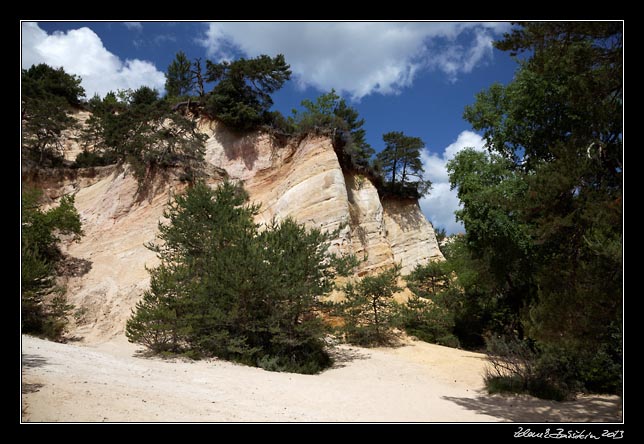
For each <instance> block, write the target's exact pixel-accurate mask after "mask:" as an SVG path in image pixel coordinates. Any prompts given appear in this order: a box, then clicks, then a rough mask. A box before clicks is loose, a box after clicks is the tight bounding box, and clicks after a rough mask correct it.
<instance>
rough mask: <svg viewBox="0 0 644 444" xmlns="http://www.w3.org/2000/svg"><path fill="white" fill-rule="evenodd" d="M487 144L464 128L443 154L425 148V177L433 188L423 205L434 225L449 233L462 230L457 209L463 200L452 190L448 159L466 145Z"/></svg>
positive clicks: (477, 146)
mask: <svg viewBox="0 0 644 444" xmlns="http://www.w3.org/2000/svg"><path fill="white" fill-rule="evenodd" d="M484 147H485V141H484V140H483V139H482V138H481V136H479V135H478V134H476V133H474V132H472V131H463V132H461V133H460V134H459V135H458V137H457V138H456V140H455V141H454V142H453V143H451V144H450V145H448V146H447V147H446V148H445V149H444V150H443V153H442V154H441V155H437V154H434V153H431V154H430V153H429V152H427V150H425V151H423V152H422V155H421V157H422V161H423V166H424V168H425V178H428V179H429V180H431V181H432V190H431V192H430V194H429V196H426V197H423V198H422V199H421V200H420V207H421V209H422V210H423V213H424V214H425V216H426V217H427V219H429V220H431V221H432V223H433V224H434V227H444V228H445V230H446V231H447V233H448V234H451V233H458V232H463V224H462V223H460V222H456V218H455V217H454V211H456V210H457V209H459V208H460V202H459V200H458V197H457V195H456V190H450V184H449V176H448V174H447V162H449V161H450V160H452V159H453V158H454V156H456V154H457V153H458V152H459V151H462V150H463V149H465V148H474V149H475V150H478V151H484V149H485V148H484Z"/></svg>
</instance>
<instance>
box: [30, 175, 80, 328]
mask: <svg viewBox="0 0 644 444" xmlns="http://www.w3.org/2000/svg"><path fill="white" fill-rule="evenodd" d="M41 196H42V192H41V191H40V190H38V189H35V188H30V187H25V188H24V189H23V192H22V207H21V210H22V219H21V249H20V255H21V260H22V262H21V264H22V267H21V280H20V281H21V298H22V331H23V332H25V333H32V334H38V335H43V336H46V337H49V338H53V339H58V338H59V337H60V336H61V335H62V333H63V332H64V329H65V326H66V324H67V319H66V317H67V314H68V311H69V308H70V306H69V305H68V304H67V303H66V302H65V298H64V297H63V295H62V293H63V291H62V289H61V288H57V286H56V281H55V278H56V275H57V273H56V265H57V264H58V263H59V262H60V260H61V259H62V253H61V252H60V249H59V247H58V242H59V241H60V238H59V235H70V236H73V238H74V239H79V238H80V236H81V235H82V233H83V232H82V229H81V222H80V216H79V214H78V212H77V211H76V208H74V198H73V196H64V197H63V198H62V199H61V200H60V203H59V205H58V206H57V207H53V208H51V209H49V210H47V211H43V210H42V209H40V198H41Z"/></svg>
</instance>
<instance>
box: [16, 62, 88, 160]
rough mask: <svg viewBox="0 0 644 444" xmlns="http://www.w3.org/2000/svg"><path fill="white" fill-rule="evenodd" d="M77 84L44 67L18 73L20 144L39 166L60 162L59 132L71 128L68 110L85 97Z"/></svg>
mask: <svg viewBox="0 0 644 444" xmlns="http://www.w3.org/2000/svg"><path fill="white" fill-rule="evenodd" d="M80 81H81V79H80V78H79V77H76V76H73V75H69V74H67V73H66V72H65V71H64V70H63V69H62V68H59V69H54V68H51V67H50V66H48V65H45V64H39V65H34V66H32V67H31V68H29V69H28V70H22V75H21V83H22V113H21V115H22V122H23V126H22V129H23V131H22V144H23V147H24V148H25V149H26V152H27V154H28V155H29V156H30V157H31V158H32V159H33V160H35V161H36V162H38V163H39V164H40V165H58V164H60V163H61V162H62V155H63V142H62V136H63V132H64V131H65V130H67V129H72V128H74V127H75V120H74V119H73V118H72V117H71V115H70V110H71V107H72V106H78V105H79V104H80V98H81V97H83V96H84V94H85V92H84V90H83V88H82V87H81V86H80Z"/></svg>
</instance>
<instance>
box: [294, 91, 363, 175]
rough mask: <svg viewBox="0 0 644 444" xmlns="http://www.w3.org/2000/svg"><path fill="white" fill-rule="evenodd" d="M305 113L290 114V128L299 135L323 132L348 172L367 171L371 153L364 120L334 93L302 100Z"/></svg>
mask: <svg viewBox="0 0 644 444" xmlns="http://www.w3.org/2000/svg"><path fill="white" fill-rule="evenodd" d="M301 105H302V106H303V107H304V111H302V112H298V111H297V110H293V115H292V116H291V122H292V125H293V126H295V127H296V128H297V130H298V131H300V132H308V131H312V130H317V131H325V132H327V133H328V134H329V135H330V136H331V137H332V139H333V141H334V145H335V146H336V147H337V148H339V158H340V162H342V164H343V165H345V166H347V167H349V168H358V169H368V168H369V167H370V160H371V157H372V156H373V154H374V149H373V148H372V147H371V145H369V144H368V143H367V141H366V138H365V137H366V132H365V130H364V129H363V128H362V126H363V125H364V119H360V115H359V114H358V111H357V110H356V109H355V108H352V107H350V106H349V105H347V103H346V101H345V100H344V99H343V98H341V97H340V96H338V95H337V94H336V92H335V90H334V89H332V90H331V91H330V92H328V93H326V94H322V95H320V96H318V97H317V98H316V100H315V102H313V101H311V100H309V99H304V100H303V101H302V103H301Z"/></svg>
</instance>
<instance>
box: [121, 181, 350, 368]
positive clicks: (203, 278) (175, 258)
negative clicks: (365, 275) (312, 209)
mask: <svg viewBox="0 0 644 444" xmlns="http://www.w3.org/2000/svg"><path fill="white" fill-rule="evenodd" d="M247 199H248V196H247V194H246V193H245V192H244V190H243V189H241V188H240V187H239V186H236V185H233V184H230V183H224V184H222V185H221V186H219V187H218V188H216V189H215V190H211V189H210V188H209V187H208V186H206V185H204V184H202V183H198V184H196V185H195V186H194V187H192V188H190V189H188V191H187V192H186V193H185V194H183V195H180V196H177V197H176V198H175V200H174V202H173V203H172V204H171V205H170V207H169V208H168V210H167V211H166V213H165V217H166V218H167V219H168V223H167V224H162V225H160V226H159V233H160V234H159V238H160V240H161V242H159V243H158V244H155V245H150V246H149V247H150V248H152V249H153V250H154V251H156V252H157V254H158V255H159V257H160V259H161V265H160V266H159V267H157V268H156V269H154V270H152V271H151V278H152V279H151V288H150V290H149V291H148V292H147V293H146V294H145V295H144V297H143V299H142V301H141V302H140V303H139V304H138V305H137V308H136V311H135V313H134V314H133V316H132V317H131V318H130V319H129V320H128V322H127V329H126V333H127V336H128V338H129V340H130V341H132V342H138V343H141V344H144V345H146V346H147V347H149V348H151V349H152V350H155V351H166V350H169V351H175V352H176V351H183V352H188V353H190V354H191V355H193V356H198V355H206V356H218V357H221V358H224V359H231V360H235V361H239V362H243V363H246V364H249V365H256V366H261V367H264V368H266V369H268V370H278V371H281V370H287V371H296V372H301V373H316V372H318V371H319V370H321V369H322V368H324V367H326V366H327V365H328V364H329V363H330V358H329V356H328V354H327V353H326V351H325V350H324V342H323V341H322V335H323V325H322V323H321V321H320V319H319V318H318V317H317V315H316V313H317V311H318V310H319V308H320V303H319V300H318V298H319V296H321V295H322V294H324V293H325V292H327V291H329V290H330V288H331V285H332V282H333V277H334V276H335V275H336V274H337V273H339V272H341V271H342V265H343V261H342V260H340V258H337V257H335V256H333V255H330V254H328V247H329V240H330V239H331V234H328V233H322V232H320V231H319V230H307V229H305V228H304V227H303V226H302V225H299V224H297V223H295V222H294V221H292V220H290V219H286V220H284V221H282V222H280V223H277V222H273V223H272V224H270V225H269V226H267V227H266V229H264V230H262V231H261V232H260V230H259V227H258V226H257V225H256V224H255V223H254V222H253V216H254V215H256V214H257V211H258V207H257V206H254V205H248V204H247V203H246V201H247Z"/></svg>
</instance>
